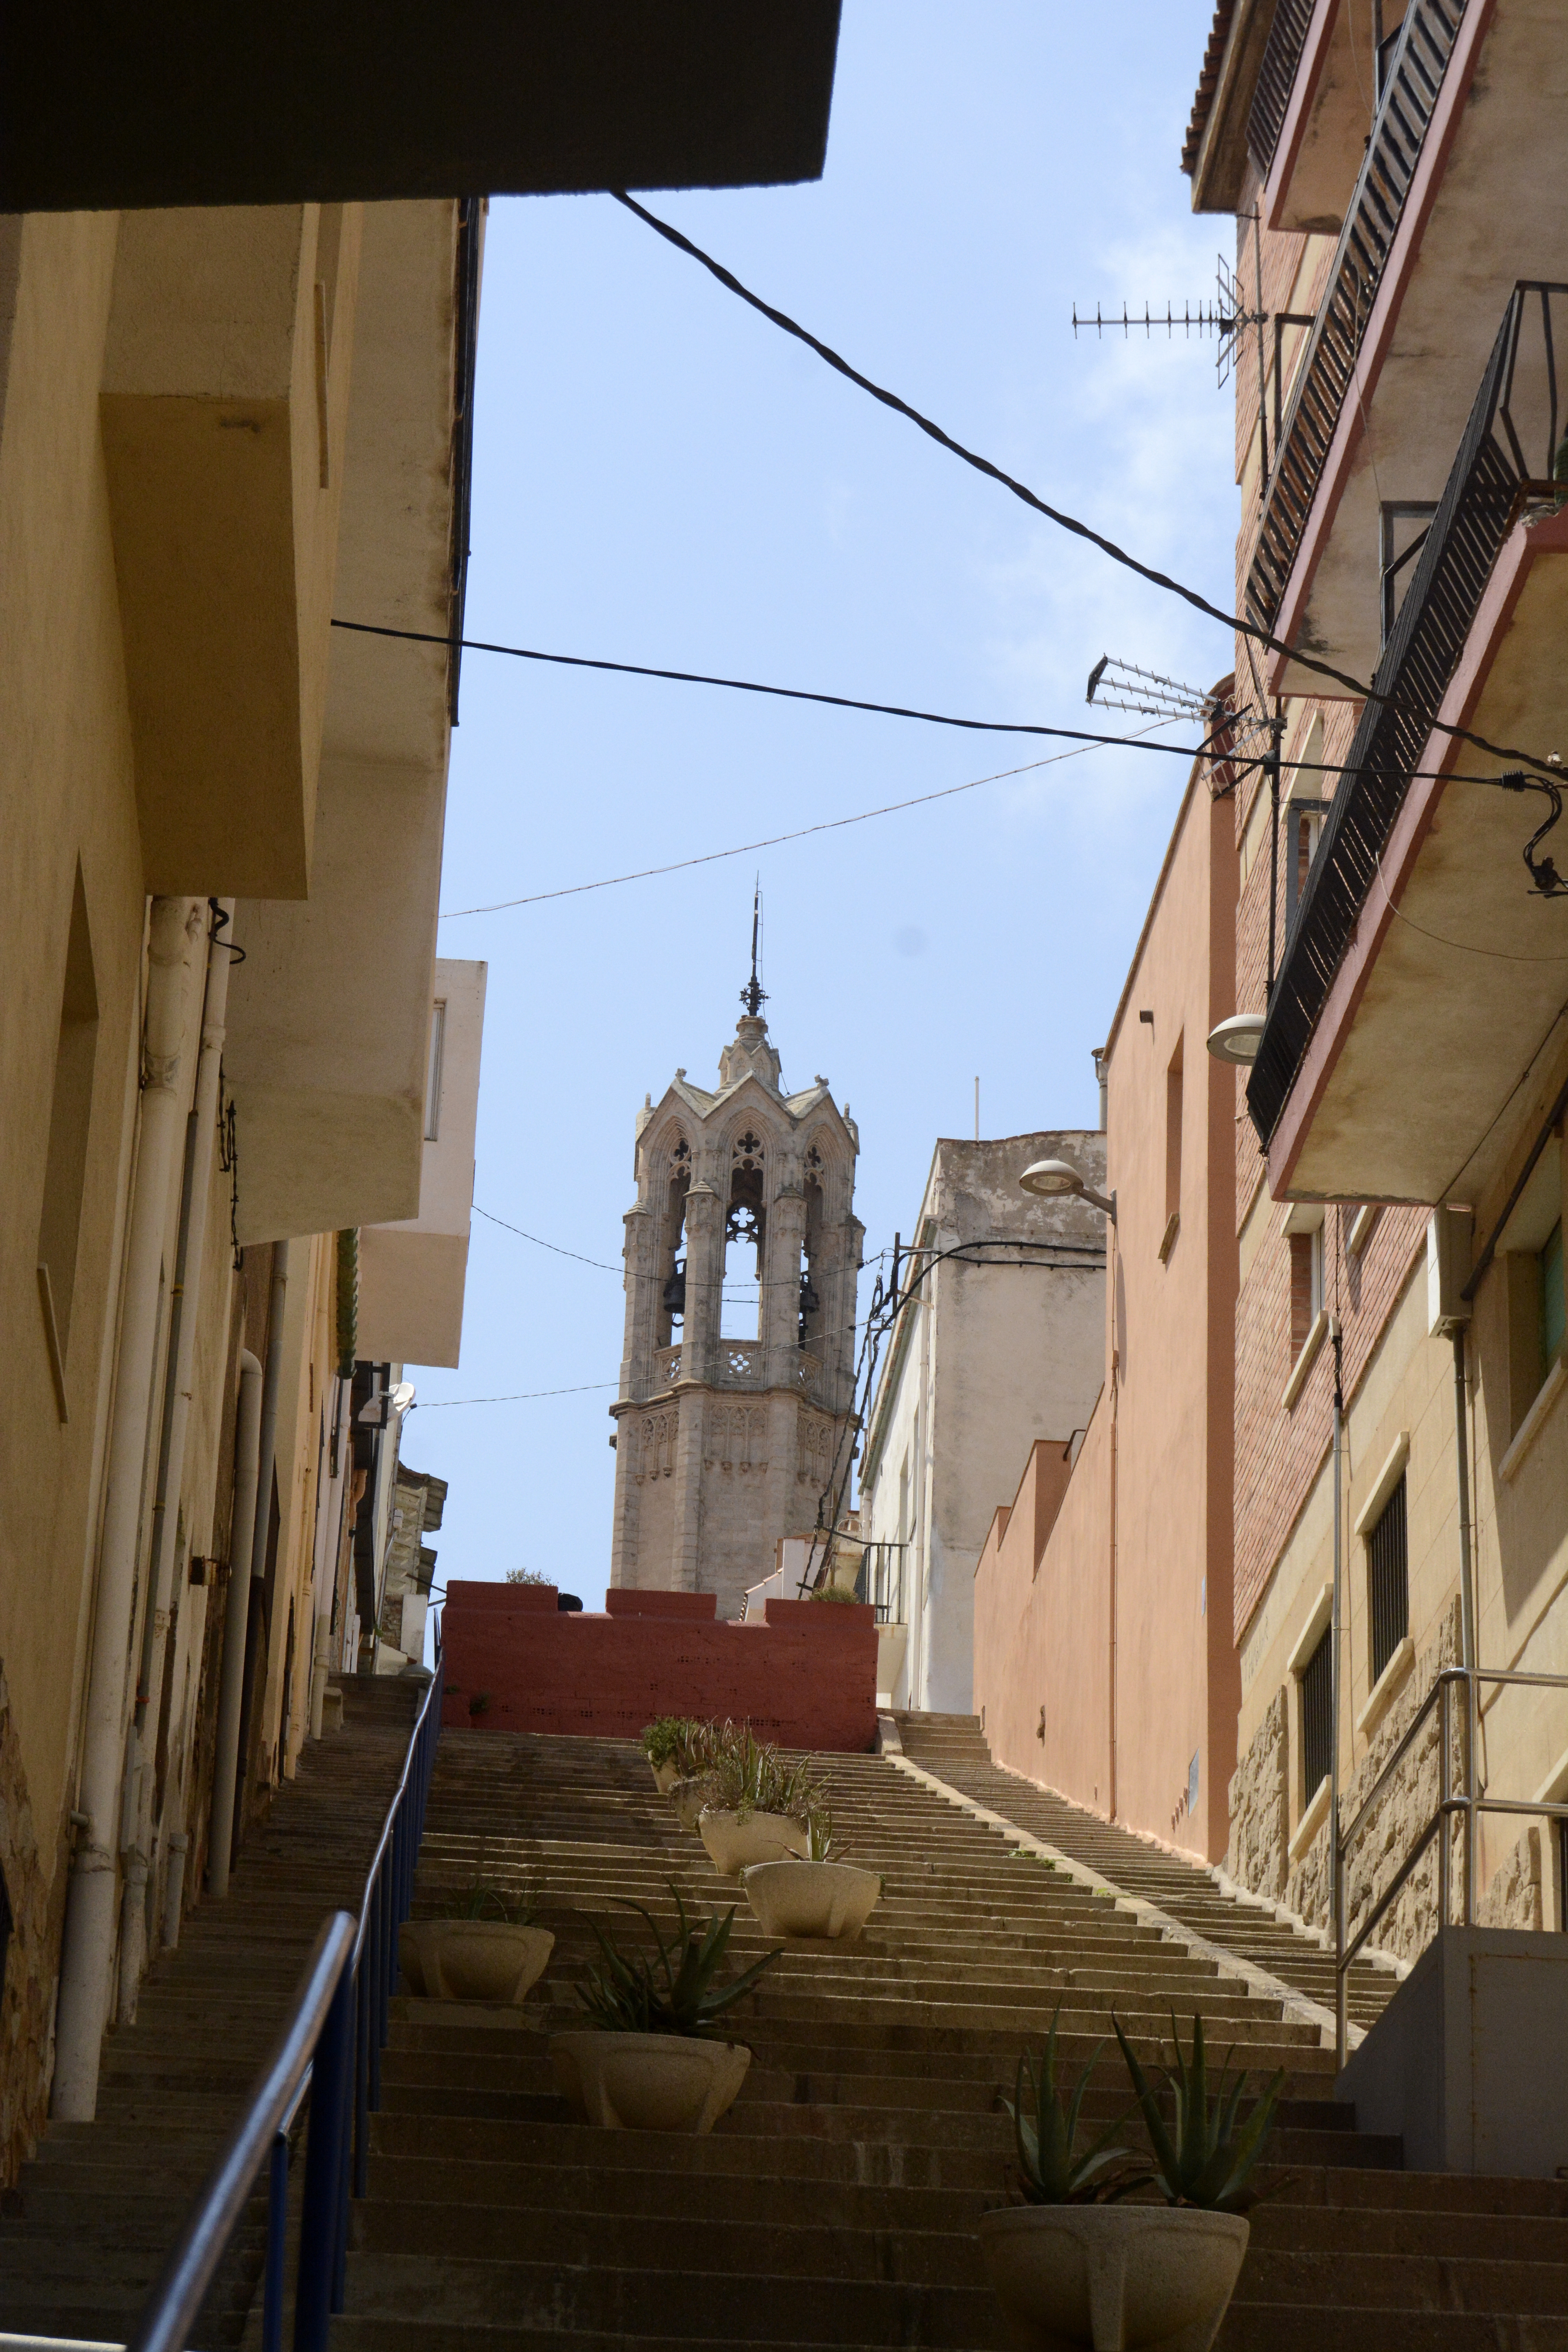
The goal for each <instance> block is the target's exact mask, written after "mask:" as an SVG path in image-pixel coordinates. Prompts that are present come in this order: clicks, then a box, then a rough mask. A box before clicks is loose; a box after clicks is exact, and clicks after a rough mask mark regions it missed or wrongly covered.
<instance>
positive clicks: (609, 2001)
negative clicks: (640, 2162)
mask: <svg viewBox="0 0 1568 2352" xmlns="http://www.w3.org/2000/svg"><path fill="white" fill-rule="evenodd" d="M669 1891H670V1893H671V1895H674V1897H675V1910H676V1918H677V1921H678V1923H679V1924H678V1927H677V1932H676V1934H675V1936H674V1937H671V1938H670V1940H669V1941H668V1942H667V1941H666V1939H665V1937H664V1936H663V1935H662V1934H661V1932H660V1930H659V1927H658V1922H657V1920H656V1919H655V1918H654V1917H653V1916H652V1914H651V1913H650V1912H648V1911H647V1910H645V1909H644V1908H643V1906H642V1905H641V1904H640V1903H627V1904H626V1909H627V1910H630V1911H636V1912H637V1913H639V1914H640V1916H642V1917H643V1918H644V1919H645V1920H646V1921H647V1925H648V1927H649V1929H650V1930H651V1932H652V1935H653V1939H654V1949H653V1952H652V1953H651V1954H649V1953H648V1952H647V1951H645V1950H637V1951H633V1952H630V1953H627V1952H623V1951H622V1949H621V1948H620V1946H619V1945H618V1944H617V1943H616V1941H615V1939H614V1937H609V1936H606V1935H605V1932H604V1930H603V1929H602V1928H601V1927H599V1925H598V1923H597V1922H596V1921H595V1922H594V1923H593V1926H594V1934H595V1937H596V1938H597V1941H598V1945H599V1949H600V1951H601V1953H602V1954H603V1956H604V1961H605V1965H604V1967H603V1969H599V1968H595V1967H594V1966H593V1965H592V1964H590V1966H589V1969H588V1980H587V1983H586V1984H585V1985H580V1986H579V1987H578V1990H577V1998H578V2000H580V2001H581V2003H582V2005H583V2007H584V2010H585V2011H587V2013H588V2016H589V2017H590V2018H591V2019H592V2021H593V2023H592V2024H591V2025H589V2026H586V2027H584V2028H583V2029H581V2030H578V2031H573V2032H565V2033H554V2034H552V2036H551V2038H550V2055H551V2059H552V2063H553V2065H554V2068H555V2079H556V2081H557V2083H558V2084H560V2086H561V2089H562V2091H563V2093H564V2095H565V2096H566V2097H567V2098H569V2099H570V2100H572V2101H573V2103H574V2105H576V2106H577V2107H578V2108H579V2109H580V2110H581V2111H582V2113H583V2114H584V2115H585V2116H586V2117H587V2119H588V2121H589V2122H590V2123H592V2124H601V2125H605V2126H610V2127H612V2128H616V2127H620V2128H623V2129H626V2130H634V2131H687V2132H698V2133H700V2132H709V2131H711V2130H712V2128H713V2126H714V2125H715V2124H716V2123H717V2121H718V2120H719V2117H720V2116H721V2115H723V2114H724V2112H725V2110H726V2109H727V2108H728V2107H729V2106H730V2105H731V2103H732V2102H733V2100H734V2098H735V2096H736V2094H737V2093H738V2092H739V2090H740V2088H741V2084H742V2083H743V2082H744V2080H745V2076H746V2069H747V2068H748V2066H749V2065H750V2064H751V2063H752V2053H751V2052H750V2050H748V2049H747V2048H746V2047H745V2045H744V2044H743V2043H742V2042H723V2041H721V2040H720V2039H718V2036H717V2032H716V2028H717V2026H718V2023H719V2020H720V2019H721V2017H723V2016H724V2015H725V2013H726V2012H727V2011H730V2010H731V2009H732V2008H733V2007H734V2006H735V2003H736V2002H737V2001H739V2000H743V1999H744V1998H745V1996H746V1994H747V1993H748V1992H750V1991H751V1990H752V1986H753V1985H754V1984H755V1983H756V1981H757V1979H758V1978H759V1977H760V1976H761V1975H762V1974H763V1970H764V1969H767V1968H768V1967H770V1966H771V1965H772V1963H773V1961H774V1960H775V1959H777V1958H778V1954H777V1952H776V1951H773V1952H764V1953H763V1957H762V1958H761V1959H760V1960H755V1961H753V1962H752V1966H751V1967H750V1968H749V1969H742V1973H741V1974H740V1975H739V1976H737V1977H731V1978H729V1979H724V1980H721V1979H720V1975H719V1970H720V1969H721V1966H722V1964H723V1961H724V1957H725V1953H726V1951H727V1949H728V1947H729V1942H730V1935H731V1929H732V1928H733V1927H734V1924H735V1914H734V1912H733V1910H732V1909H731V1910H730V1911H727V1912H726V1913H725V1915H724V1916H723V1917H722V1918H720V1917H719V1916H717V1914H715V1915H713V1916H711V1917H710V1918H709V1919H708V1920H707V1921H706V1922H705V1923H704V1924H703V1925H702V1926H701V1927H699V1926H698V1925H696V1924H695V1923H694V1922H692V1921H689V1919H688V1917H687V1915H686V1906H685V1904H684V1903H683V1902H682V1900H681V1897H680V1894H679V1889H678V1888H677V1887H676V1886H675V1885H674V1884H673V1883H671V1885H670V1890H669Z"/></svg>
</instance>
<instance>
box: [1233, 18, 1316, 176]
mask: <svg viewBox="0 0 1568 2352" xmlns="http://www.w3.org/2000/svg"><path fill="white" fill-rule="evenodd" d="M1312 8H1313V0H1279V5H1278V6H1277V7H1276V8H1275V11H1274V22H1273V23H1272V25H1270V26H1269V27H1268V40H1267V42H1266V43H1265V45H1264V49H1263V63H1262V64H1261V65H1260V66H1259V67H1258V87H1257V89H1255V90H1254V91H1253V93H1252V111H1251V113H1250V114H1249V115H1248V116H1247V152H1248V153H1249V154H1250V156H1251V157H1252V160H1253V162H1254V163H1256V164H1257V166H1258V178H1259V179H1262V180H1266V179H1267V178H1268V174H1269V172H1270V170H1271V169H1272V167H1273V163H1274V152H1275V150H1276V148H1277V147H1278V146H1279V133H1280V132H1281V131H1283V129H1284V128H1285V117H1286V115H1287V114H1288V113H1289V108H1290V92H1291V91H1292V89H1294V88H1295V86H1296V70H1297V68H1298V67H1299V66H1300V62H1301V52H1302V50H1303V49H1304V48H1305V47H1306V46H1307V31H1308V27H1309V26H1310V24H1311V21H1312Z"/></svg>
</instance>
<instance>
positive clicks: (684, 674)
mask: <svg viewBox="0 0 1568 2352" xmlns="http://www.w3.org/2000/svg"><path fill="white" fill-rule="evenodd" d="M332 626H333V628H334V629H352V630H353V632H354V634H355V635H357V636H363V637H403V638H405V639H406V640H407V641H408V642H409V643H410V644H412V645H416V646H455V647H457V648H458V649H459V650H460V651H461V652H463V653H466V654H507V655H510V657H511V659H512V660H513V661H532V662H552V663H554V664H556V665H557V666H558V667H561V668H563V669H605V670H611V671H614V672H616V673H617V674H618V675H619V676H620V677H661V678H667V679H668V680H669V682H670V683H671V684H672V685H676V686H722V687H728V688H730V689H731V692H732V693H735V694H770V695H774V696H776V697H777V698H779V700H780V701H783V702H823V703H826V704H827V705H828V706H829V707H830V708H831V709H835V710H869V711H871V712H873V713H874V714H875V715H876V716H877V717H878V718H880V719H920V720H921V722H922V723H923V724H924V725H925V726H927V727H961V728H963V729H965V730H968V731H969V732H970V733H971V734H976V735H1048V736H1052V737H1055V738H1060V739H1063V740H1066V741H1068V742H1069V743H1127V742H1132V741H1136V740H1137V739H1136V738H1135V737H1131V736H1125V735H1095V734H1091V733H1090V732H1089V730H1088V729H1087V728H1083V727H1042V726H1037V725H1035V724H1033V723H1032V722H1031V721H1029V720H1027V719H954V718H952V717H951V716H950V715H949V714H948V713H947V712H945V711H941V710H914V709H909V708H908V707H907V706H906V705H905V704H903V703H901V702H862V701H859V700H858V699H857V698H856V697H855V696H853V695H849V694H814V693H812V692H810V691H808V689H807V688H805V687H801V686H764V685H763V684H762V683H761V681H760V680H758V679H756V678H753V677H708V676H706V675H705V674H704V673H703V672H702V671H701V670H693V669H655V668H653V667H650V666H649V665H648V664H647V663H646V662H620V661H599V660H596V659H592V658H590V656H588V655H586V654H547V653H541V652H540V651H539V650H538V649H537V648H536V647H535V646H497V645H489V644H487V643H486V642H485V640H484V639H483V638H481V637H444V636H441V635H438V634H437V632H435V631H434V630H430V629H389V628H383V627H381V626H379V625H377V624H376V623H375V622H374V621H334V622H333V623H332ZM1168 715H1169V716H1171V717H1174V716H1176V714H1175V713H1170V714H1168ZM1143 748H1144V750H1145V751H1163V750H1165V749H1166V748H1167V747H1166V746H1165V745H1164V744H1163V743H1149V744H1145V745H1144V746H1143Z"/></svg>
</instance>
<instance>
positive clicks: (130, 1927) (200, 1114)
mask: <svg viewBox="0 0 1568 2352" xmlns="http://www.w3.org/2000/svg"><path fill="white" fill-rule="evenodd" d="M223 911H224V912H225V913H226V914H231V915H232V913H233V901H232V900H229V901H228V902H227V903H226V905H225V906H224V908H223ZM230 966H231V959H230V956H229V951H228V949H227V947H226V945H225V943H224V940H223V939H222V937H221V935H220V934H218V933H217V932H216V930H215V931H214V933H213V934H212V936H211V937H210V938H209V940H208V945H207V973H206V998H205V1006H204V1009H203V1016H202V1044H201V1054H200V1057H199V1059H198V1060H197V1063H196V1087H195V1099H194V1101H193V1103H192V1106H191V1144H190V1149H189V1153H188V1157H187V1160H186V1163H185V1184H186V1188H187V1189H186V1192H185V1197H184V1201H183V1202H182V1203H181V1210H182V1215H181V1220H180V1240H179V1249H178V1254H177V1255H176V1257H175V1261H174V1289H173V1292H172V1294H171V1297H170V1305H169V1322H170V1345H171V1348H172V1350H173V1355H172V1360H171V1362H170V1364H169V1368H168V1371H167V1373H166V1375H165V1377H166V1380H167V1383H168V1387H167V1394H168V1399H169V1411H168V1421H167V1429H166V1433H165V1437H164V1443H163V1459H162V1461H161V1463H160V1465H159V1473H160V1475H159V1480H158V1495H157V1500H156V1502H155V1503H154V1505H153V1562H152V1572H151V1575H150V1577H149V1580H148V1581H149V1587H150V1590H149V1595H148V1604H147V1615H146V1618H145V1621H144V1627H143V1638H142V1685H141V1688H142V1698H143V1701H144V1712H143V1714H142V1722H141V1726H140V1730H139V1738H140V1742H141V1754H142V1773H141V1790H140V1798H139V1802H138V1805H137V1809H136V1832H135V1845H134V1849H133V1861H134V1863H135V1864H139V1865H140V1867H139V1868H135V1867H132V1865H131V1864H128V1865H127V1871H126V1880H125V1893H124V1896H123V1899H122V1902H121V1919H120V2010H119V2014H120V2018H121V2022H122V2023H125V2024H131V2023H132V2022H133V2021H134V2020H135V2016H136V1996H137V1990H138V1987H139V1986H140V1984H141V1981H142V1969H143V1967H144V1965H145V1962H146V1945H147V1904H146V1881H147V1874H148V1871H149V1869H150V1868H151V1866H152V1853H153V1802H154V1801H155V1798H156V1794H157V1789H156V1780H157V1774H156V1770H155V1769H154V1758H155V1753H156V1748H157V1741H158V1722H159V1715H160V1713H161V1710H162V1706H163V1653H164V1650H165V1648H166V1646H167V1643H168V1636H169V1617H170V1607H169V1603H170V1597H171V1581H172V1578H173V1575H174V1531H175V1527H176V1524H177V1522H178V1518H179V1500H180V1486H181V1482H182V1480H183V1478H184V1464H185V1433H186V1430H187V1429H188V1427H189V1425H190V1411H191V1381H192V1367H193V1364H194V1361H195V1348H196V1318H197V1315H198V1313H199V1311H200V1307H201V1279H202V1260H203V1253H204V1250H205V1245H206V1229H207V1205H208V1195H209V1192H210V1191H211V1186H212V1165H213V1147H214V1144H215V1143H216V1139H217V1120H218V1075H219V1068H220V1065H221V1063H222V1060H223V1045H224V1022H225V1019H226V1013H227V1006H228V975H229V971H230ZM178 1905H179V1896H178V1894H177V1893H176V1895H175V1911H174V1919H175V1937H177V1936H178V1933H179V1909H178ZM166 1940H169V1941H174V1937H167V1938H166Z"/></svg>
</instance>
